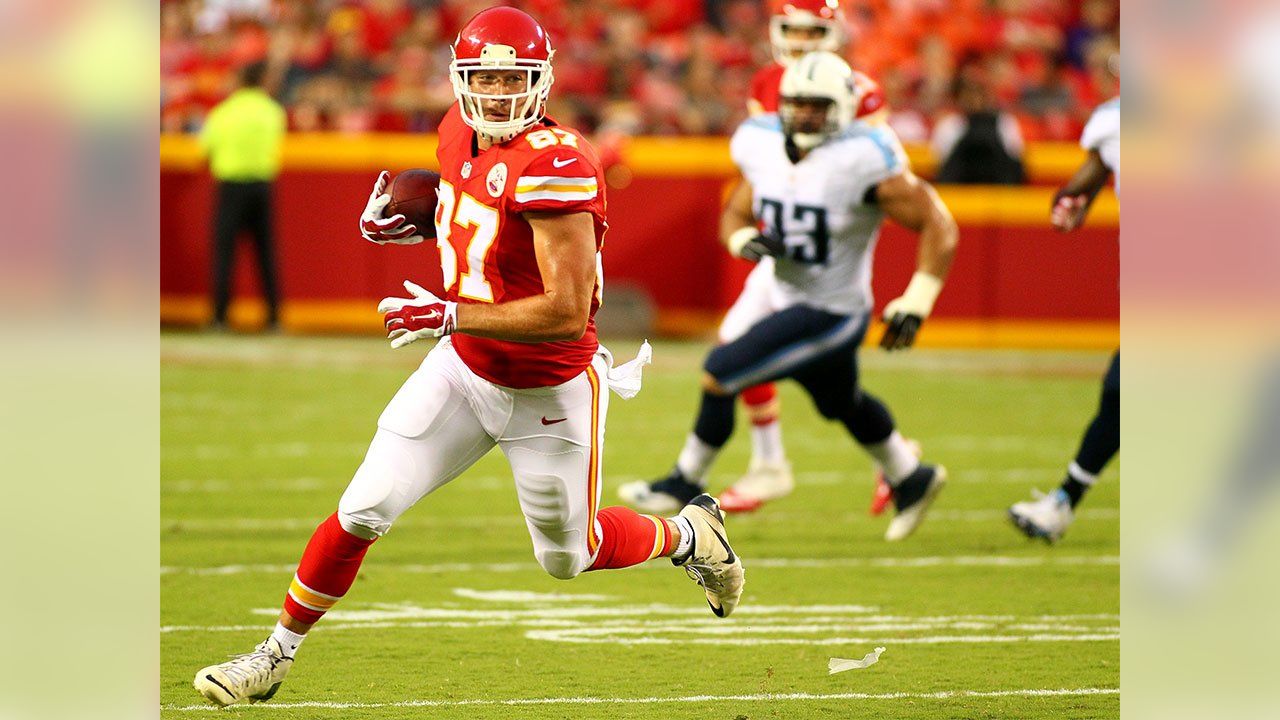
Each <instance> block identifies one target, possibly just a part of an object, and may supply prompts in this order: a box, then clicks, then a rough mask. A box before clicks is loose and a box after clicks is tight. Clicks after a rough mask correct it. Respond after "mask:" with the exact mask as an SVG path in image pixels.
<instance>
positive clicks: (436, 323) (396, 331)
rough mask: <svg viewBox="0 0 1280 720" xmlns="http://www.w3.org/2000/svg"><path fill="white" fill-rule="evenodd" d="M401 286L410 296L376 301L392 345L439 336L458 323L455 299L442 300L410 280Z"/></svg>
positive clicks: (449, 330) (454, 328)
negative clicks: (452, 300)
mask: <svg viewBox="0 0 1280 720" xmlns="http://www.w3.org/2000/svg"><path fill="white" fill-rule="evenodd" d="M404 289H405V290H408V291H409V294H410V295H412V296H413V297H412V298H396V297H389V298H383V299H382V302H380V303H378V312H380V313H382V318H383V322H384V324H385V325H386V326H387V337H388V338H390V339H391V347H393V348H401V347H404V346H405V345H408V344H409V343H411V342H416V341H418V340H421V339H422V338H425V337H441V336H443V335H449V334H451V333H453V331H454V330H456V329H457V327H458V303H456V302H450V301H448V300H441V299H440V298H438V297H436V296H435V295H433V294H431V293H430V292H428V291H427V290H425V289H424V288H422V287H419V286H418V285H415V284H414V283H413V282H411V281H409V280H405V281H404Z"/></svg>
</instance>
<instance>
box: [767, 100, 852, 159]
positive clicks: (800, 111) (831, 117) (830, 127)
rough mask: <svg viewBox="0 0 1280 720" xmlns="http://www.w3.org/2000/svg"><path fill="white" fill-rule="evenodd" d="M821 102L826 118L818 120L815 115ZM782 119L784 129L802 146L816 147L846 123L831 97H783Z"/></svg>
mask: <svg viewBox="0 0 1280 720" xmlns="http://www.w3.org/2000/svg"><path fill="white" fill-rule="evenodd" d="M819 105H820V106H821V107H822V110H821V111H820V112H822V120H821V121H820V122H817V123H814V122H813V121H812V117H813V115H814V114H815V113H817V112H819V110H818V109H817V108H816V107H815V106H819ZM778 119H779V120H781V121H782V133H783V134H784V135H786V136H787V137H788V138H790V139H791V142H793V143H795V146H796V147H798V148H800V149H801V150H812V149H813V148H815V147H817V146H818V145H821V144H822V143H823V142H824V141H825V140H826V139H827V138H829V137H831V136H833V135H835V134H836V133H838V132H840V130H841V128H842V127H843V126H844V123H843V122H842V121H841V118H840V109H839V108H838V107H837V103H836V101H835V100H833V99H831V98H829V97H814V96H796V97H783V98H782V100H781V103H780V104H779V105H778Z"/></svg>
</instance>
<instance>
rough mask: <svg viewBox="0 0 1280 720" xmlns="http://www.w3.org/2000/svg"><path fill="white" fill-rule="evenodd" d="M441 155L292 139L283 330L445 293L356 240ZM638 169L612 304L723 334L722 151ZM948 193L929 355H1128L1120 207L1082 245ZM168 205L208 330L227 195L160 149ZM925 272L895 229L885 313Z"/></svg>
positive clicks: (168, 240) (181, 269)
mask: <svg viewBox="0 0 1280 720" xmlns="http://www.w3.org/2000/svg"><path fill="white" fill-rule="evenodd" d="M434 152H435V138H434V137H433V136H417V135H397V136H390V137H380V138H376V139H371V138H361V139H350V138H337V137H335V136H331V135H294V136H291V137H290V138H289V140H288V142H287V143H286V147H285V158H284V164H285V170H284V172H283V173H282V175H281V177H280V180H279V181H278V183H277V187H276V207H277V215H276V225H277V243H278V247H277V255H278V260H279V268H280V275H281V287H282V289H283V292H284V297H285V303H286V304H285V308H284V311H283V322H284V324H285V326H286V328H288V329H295V330H307V331H357V332H365V331H368V332H377V331H378V330H380V328H381V324H380V318H379V317H378V316H377V315H376V313H375V312H374V311H373V304H374V303H376V302H377V300H378V299H379V298H381V297H383V296H386V295H388V294H394V293H395V292H396V291H398V290H399V289H400V281H401V280H402V279H404V278H412V279H414V280H415V281H417V282H419V283H420V284H422V285H424V286H426V287H428V288H432V287H433V286H438V285H439V270H438V268H439V260H438V254H437V252H436V250H435V248H434V245H431V244H429V243H424V244H422V245H418V246H411V247H391V246H388V247H378V246H375V245H372V244H370V243H367V242H365V241H363V240H362V239H361V238H360V236H359V234H358V231H357V227H356V224H357V218H358V216H359V213H360V210H361V208H362V207H363V206H364V201H365V199H366V198H367V196H368V193H369V186H370V184H371V182H372V179H373V176H374V173H375V172H376V171H377V170H379V169H382V168H387V169H390V170H392V171H393V172H395V171H399V170H403V169H406V168H409V167H431V166H433V165H434V164H435V156H434ZM914 152H919V151H918V150H916V151H914ZM1030 152H1031V154H1032V155H1033V156H1034V155H1035V154H1036V153H1038V152H1041V151H1038V150H1035V149H1034V148H1033V149H1032V150H1031V151H1030ZM1043 153H1044V154H1043V157H1046V158H1048V157H1050V156H1054V157H1055V158H1056V159H1055V160H1053V162H1054V163H1062V164H1063V167H1067V160H1070V162H1071V163H1075V162H1078V161H1079V157H1080V156H1079V153H1078V151H1076V153H1075V154H1074V155H1073V154H1071V153H1070V152H1069V151H1067V150H1066V149H1063V148H1056V149H1045V150H1043ZM1058 155H1061V157H1058ZM717 158H718V159H717ZM1045 162H1046V164H1045V167H1049V166H1050V165H1051V164H1052V163H1049V161H1045ZM624 166H625V168H626V171H625V172H623V173H621V174H617V173H611V174H610V179H611V182H616V185H617V186H615V185H612V184H611V187H610V189H609V219H610V230H609V233H608V235H607V236H606V239H605V244H606V252H605V289H606V293H605V301H606V304H607V303H608V297H609V292H608V291H609V289H610V288H611V287H614V288H618V287H621V286H623V285H626V286H629V287H631V288H638V289H641V290H643V291H644V292H645V293H647V295H648V296H649V297H650V298H651V299H652V301H653V302H654V304H655V306H656V308H657V311H658V313H657V328H656V329H657V331H658V332H665V333H669V334H693V333H700V332H706V331H708V330H709V329H710V328H712V327H714V323H715V321H716V319H717V318H718V317H719V315H720V313H722V312H723V310H724V309H725V308H727V307H728V305H729V304H730V303H731V302H732V301H733V299H734V298H735V297H736V296H737V293H738V291H739V290H740V289H741V287H742V280H743V278H745V276H746V273H747V272H748V271H749V270H750V265H749V264H748V263H746V262H744V261H740V260H736V259H733V258H731V257H729V256H728V254H727V253H725V252H724V251H723V249H722V248H721V247H720V245H719V243H718V242H717V240H716V232H717V225H718V217H719V208H720V202H721V199H722V197H723V195H724V192H725V190H726V183H727V181H728V179H729V178H730V177H731V175H732V168H731V166H730V165H729V163H728V152H727V148H726V143H725V141H724V139H722V138H710V139H707V138H695V139H689V138H680V139H666V138H642V139H636V140H634V141H633V142H632V143H631V145H630V147H629V148H628V150H627V152H626V153H625V154H624ZM1070 167H1071V168H1074V165H1070ZM616 169H617V168H615V170H616ZM939 191H940V193H941V194H942V196H943V199H944V201H945V202H946V203H947V205H948V206H949V207H950V208H951V210H952V212H953V214H954V215H955V216H956V219H957V221H958V222H959V223H960V226H961V247H960V251H959V253H958V256H957V259H956V263H955V266H954V267H953V269H952V274H951V277H950V278H949V280H948V284H947V289H946V291H944V293H943V295H942V297H941V299H940V300H939V302H938V306H937V308H936V310H935V320H931V322H930V323H929V325H928V326H926V331H925V332H924V333H923V334H922V337H921V342H922V344H927V345H949V346H993V345H998V346H1031V347H1098V348H1105V347H1110V346H1114V345H1115V344H1117V343H1118V341H1119V324H1118V318H1119V288H1118V272H1119V248H1118V243H1117V239H1118V227H1119V207H1118V203H1117V201H1116V199H1115V196H1114V195H1113V194H1112V193H1111V192H1110V191H1107V192H1105V193H1104V194H1103V195H1102V196H1100V197H1099V199H1098V202H1097V203H1096V205H1095V207H1094V209H1093V212H1092V214H1091V216H1090V221H1089V223H1088V224H1087V225H1086V226H1085V227H1084V228H1082V229H1081V230H1080V231H1078V232H1077V233H1075V234H1073V235H1070V236H1064V235H1060V234H1058V233H1056V232H1054V231H1053V230H1052V229H1051V228H1050V227H1049V226H1048V222H1047V217H1048V208H1049V203H1050V201H1051V198H1052V194H1053V189H1052V187H1048V186H1033V187H1020V188H995V187H954V186H952V187H941V188H939ZM160 193H161V213H160V231H161V283H160V287H161V321H162V322H164V323H168V324H177V325H186V324H199V323H202V322H204V321H205V320H206V319H207V318H208V312H209V311H208V303H207V301H206V300H205V298H206V297H207V296H208V290H209V275H210V271H209V262H210V261H209V223H210V217H211V209H212V208H211V200H212V197H211V194H212V181H211V179H210V178H209V177H208V175H207V173H206V172H205V171H204V170H203V167H202V164H201V162H200V160H199V157H198V154H196V148H195V144H194V141H193V140H192V139H191V138H188V137H181V136H162V137H161V141H160ZM914 262H915V241H914V238H913V237H912V236H911V234H910V233H907V232H906V231H904V230H902V229H901V228H897V227H895V226H893V225H892V224H891V223H889V224H886V227H885V231H884V232H883V233H882V235H881V238H880V241H879V245H878V247H877V251H876V265H875V268H876V274H875V278H874V282H873V287H874V291H875V294H876V297H877V301H878V302H877V305H878V306H883V304H884V302H885V301H887V300H889V299H891V298H893V297H895V296H896V295H897V293H898V292H900V291H901V289H902V288H903V287H904V286H905V284H906V282H907V280H908V279H909V277H910V275H911V272H912V270H913V269H914ZM237 263H238V264H237V268H236V288H237V291H238V292H237V295H249V296H252V295H255V294H256V293H257V279H256V277H254V273H253V272H252V271H251V270H250V263H249V258H248V253H240V254H239V256H238V257H237ZM256 307H257V305H256V304H255V303H253V302H248V303H240V302H238V303H237V306H233V317H232V319H233V321H236V320H237V319H240V320H244V321H245V322H252V318H253V317H254V316H256V315H257V314H258V312H259V311H257V310H255V308H256Z"/></svg>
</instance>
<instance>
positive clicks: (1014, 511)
mask: <svg viewBox="0 0 1280 720" xmlns="http://www.w3.org/2000/svg"><path fill="white" fill-rule="evenodd" d="M1031 494H1032V495H1033V496H1035V499H1034V500H1024V501H1022V502H1020V503H1014V504H1013V505H1012V506H1010V507H1009V519H1010V520H1012V521H1013V524H1014V525H1017V526H1018V529H1019V530H1021V531H1022V532H1023V533H1025V534H1026V536H1027V537H1029V538H1042V539H1044V540H1045V541H1046V542H1050V543H1054V542H1057V541H1058V540H1060V539H1061V538H1062V535H1063V533H1065V532H1066V531H1067V528H1068V527H1070V526H1071V521H1072V520H1074V519H1075V512H1074V511H1072V509H1071V501H1070V500H1068V499H1067V496H1066V494H1065V493H1063V492H1060V491H1054V492H1051V493H1049V494H1048V495H1045V494H1044V493H1042V492H1040V491H1039V490H1033V491H1032V493H1031Z"/></svg>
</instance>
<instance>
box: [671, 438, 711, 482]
mask: <svg viewBox="0 0 1280 720" xmlns="http://www.w3.org/2000/svg"><path fill="white" fill-rule="evenodd" d="M719 454H720V450H719V449H718V448H713V447H711V446H710V445H708V444H706V443H704V442H702V441H701V440H699V439H698V436H697V435H694V434H693V433H689V437H687V438H685V441H684V449H683V450H681V451H680V457H678V458H676V468H677V469H678V470H679V471H680V472H681V474H683V475H684V476H685V478H686V479H687V480H688V481H689V482H692V483H697V484H698V485H701V484H702V479H703V478H704V477H706V474H707V470H708V469H709V468H710V467H711V463H713V462H715V459H716V455H719Z"/></svg>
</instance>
